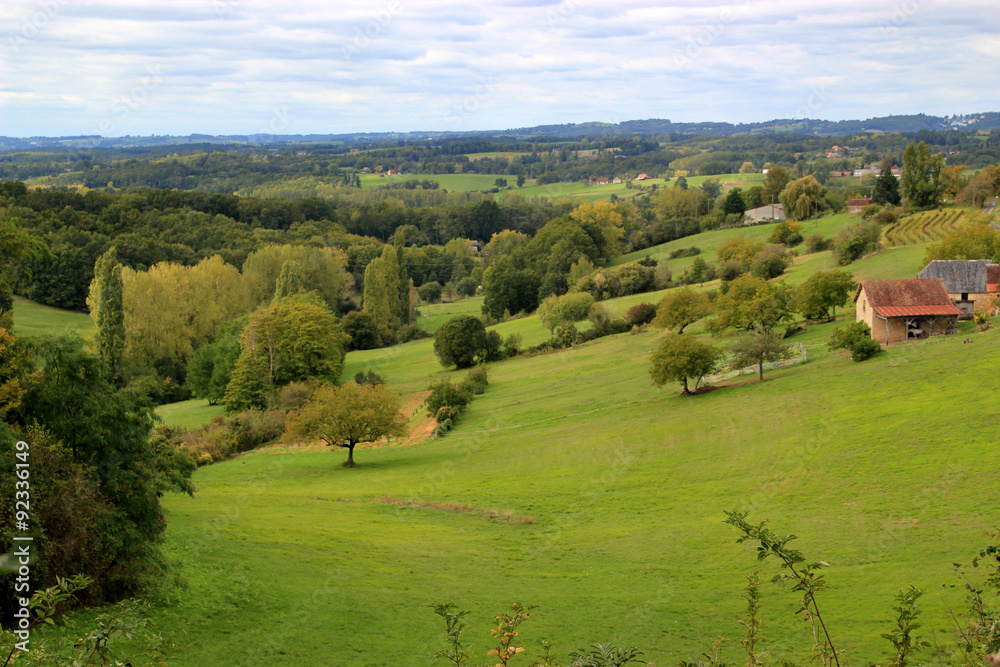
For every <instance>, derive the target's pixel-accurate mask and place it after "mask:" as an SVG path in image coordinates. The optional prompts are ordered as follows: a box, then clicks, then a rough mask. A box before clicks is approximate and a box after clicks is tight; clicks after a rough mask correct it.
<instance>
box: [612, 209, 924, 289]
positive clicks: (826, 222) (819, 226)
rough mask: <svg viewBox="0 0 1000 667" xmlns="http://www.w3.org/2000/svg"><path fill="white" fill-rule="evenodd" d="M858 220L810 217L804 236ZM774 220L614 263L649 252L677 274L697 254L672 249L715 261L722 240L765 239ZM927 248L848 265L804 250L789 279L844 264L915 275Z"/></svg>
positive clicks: (832, 231)
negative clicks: (679, 254)
mask: <svg viewBox="0 0 1000 667" xmlns="http://www.w3.org/2000/svg"><path fill="white" fill-rule="evenodd" d="M855 223H857V216H855V215H848V214H846V213H843V214H839V215H831V216H827V217H825V218H819V219H818V220H807V221H805V222H803V223H802V236H803V237H808V236H811V235H813V234H822V235H823V236H824V237H825V238H833V237H835V236H836V235H837V232H839V231H840V229H841V228H842V227H845V226H847V225H853V224H855ZM774 227H775V225H774V224H768V225H752V226H749V227H736V228H731V229H717V230H714V231H710V232H702V233H701V234H695V235H694V236H687V237H684V238H681V239H676V240H674V241H670V242H669V243H664V244H662V245H658V246H653V247H652V248H647V249H646V250H640V251H637V252H633V253H630V254H628V255H623V256H621V257H619V258H618V259H617V260H615V262H614V263H615V264H623V263H625V262H635V261H638V260H640V259H642V258H643V257H646V256H647V255H648V256H650V257H652V258H653V259H655V260H657V261H658V262H659V264H660V265H665V266H667V268H669V269H670V271H671V272H672V273H674V274H680V273H681V272H683V271H684V269H685V268H687V267H688V266H690V265H691V263H692V262H693V261H694V259H695V258H694V257H680V258H677V259H669V257H670V252H671V251H673V250H679V249H682V248H690V247H697V248H699V249H700V250H701V255H700V256H701V257H702V258H704V259H705V260H706V261H708V262H716V261H717V260H718V256H717V254H716V252H717V251H718V249H719V246H721V245H722V244H723V243H725V242H726V241H727V240H728V239H730V238H732V237H734V236H742V237H744V238H747V239H750V240H751V241H763V242H766V241H767V239H768V237H769V236H770V235H771V233H772V232H773V231H774ZM798 251H799V252H800V253H801V252H805V248H804V247H803V246H799V247H798ZM926 252H927V242H923V243H913V244H910V245H907V246H901V247H894V248H886V249H883V250H882V251H880V252H878V253H875V254H874V255H869V256H868V257H865V258H863V259H860V260H858V261H856V262H853V263H852V264H850V265H848V266H846V267H838V266H837V264H836V262H835V261H834V259H833V254H832V253H831V252H830V251H824V252H819V253H814V254H804V255H800V256H799V257H797V258H795V260H794V262H793V264H792V265H791V266H790V267H789V268H788V271H787V278H786V279H787V280H788V281H789V282H791V283H794V284H798V283H801V282H803V281H804V280H806V278H808V277H809V276H810V275H812V274H813V273H814V272H816V271H821V270H828V269H834V268H843V269H845V270H847V271H850V272H852V273H853V274H854V275H855V277H856V278H858V279H859V280H876V279H883V280H889V279H898V278H915V277H916V275H917V272H918V271H919V270H920V269H922V268H923V267H924V266H925V265H926V263H925V262H924V255H925V254H926Z"/></svg>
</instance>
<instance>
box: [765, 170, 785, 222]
mask: <svg viewBox="0 0 1000 667" xmlns="http://www.w3.org/2000/svg"><path fill="white" fill-rule="evenodd" d="M790 180H792V177H791V175H790V174H789V173H788V172H787V171H785V170H784V169H782V168H781V167H770V168H768V170H767V174H765V175H764V189H763V190H762V191H761V193H760V197H761V199H763V200H764V203H765V204H774V203H776V202H777V201H778V195H780V194H781V191H782V190H784V189H785V186H786V185H788V182H789V181H790ZM786 213H787V211H786Z"/></svg>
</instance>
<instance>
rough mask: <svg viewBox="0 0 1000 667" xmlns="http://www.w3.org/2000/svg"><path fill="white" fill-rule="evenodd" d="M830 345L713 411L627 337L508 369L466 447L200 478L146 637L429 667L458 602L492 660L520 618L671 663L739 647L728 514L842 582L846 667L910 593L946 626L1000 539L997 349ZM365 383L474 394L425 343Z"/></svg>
mask: <svg viewBox="0 0 1000 667" xmlns="http://www.w3.org/2000/svg"><path fill="white" fill-rule="evenodd" d="M532 319H533V318H525V319H524V320H517V321H513V322H508V323H506V324H504V325H501V326H504V327H511V328H512V327H514V326H516V327H522V328H525V330H527V328H528V327H529V326H531V325H532V322H531V320H532ZM534 326H535V327H536V328H538V329H541V327H540V325H538V324H537V320H536V321H535V322H534ZM831 329H832V325H821V326H816V327H811V328H810V329H809V330H808V332H807V333H805V334H802V335H800V336H799V337H797V339H798V340H802V341H803V342H804V343H805V344H806V345H807V347H808V348H809V350H810V357H811V361H810V362H809V363H808V364H804V365H802V366H797V367H792V368H788V369H783V370H780V371H775V372H772V373H770V374H769V375H768V376H767V381H766V382H764V383H763V384H761V385H758V384H756V383H751V384H747V385H743V386H735V387H729V388H725V389H723V390H721V391H715V392H712V393H709V394H706V395H703V396H698V397H695V398H684V397H681V396H679V395H678V394H677V391H676V387H666V388H664V389H662V390H658V389H655V388H653V387H652V386H651V385H650V382H649V379H648V376H647V374H646V367H647V359H648V355H649V353H650V351H651V350H652V349H653V348H654V347H655V346H656V344H657V342H658V340H659V338H660V334H658V333H656V332H645V333H640V334H637V335H630V334H623V335H619V336H615V337H611V338H607V339H602V340H599V341H595V342H592V343H590V344H586V345H583V346H579V347H576V348H573V349H571V350H567V351H562V352H557V353H552V354H545V355H539V356H535V357H530V358H518V359H514V360H510V361H507V362H503V363H500V364H495V365H493V366H492V367H491V371H490V372H491V384H490V386H489V388H488V389H487V391H486V393H485V394H483V395H482V396H479V397H477V398H476V399H475V401H474V402H473V403H472V404H471V406H470V409H469V410H468V412H467V413H466V415H465V416H464V417H463V419H462V421H461V423H460V424H459V426H458V428H457V430H455V431H454V432H453V433H452V434H451V435H449V436H448V437H446V438H444V439H440V440H432V441H428V442H426V443H424V444H421V445H417V446H413V447H395V448H394V447H387V448H380V449H366V450H362V451H359V452H358V453H357V455H356V458H357V460H358V461H359V463H360V464H361V467H359V468H357V469H352V470H347V469H344V468H341V467H340V465H339V464H340V463H341V462H342V461H343V459H344V454H343V453H342V452H339V451H330V452H312V451H308V452H307V451H299V450H296V449H294V448H292V449H290V450H287V451H279V450H273V449H271V450H263V451H258V452H254V453H250V454H247V455H244V456H242V457H240V458H238V459H235V460H232V461H228V462H226V463H222V464H217V465H213V466H210V467H206V468H202V469H200V470H199V471H198V472H197V473H196V476H195V482H196V484H197V486H198V488H199V492H198V494H197V496H196V497H195V498H194V499H191V498H187V497H182V496H176V495H171V496H168V497H166V498H165V499H164V501H165V506H166V509H167V514H168V521H169V530H168V533H167V538H166V544H165V547H166V550H167V553H168V555H169V557H170V558H171V560H172V561H173V562H174V563H175V565H176V567H177V569H178V571H179V573H180V575H181V576H182V577H183V578H184V580H185V581H186V582H187V586H186V587H185V588H182V589H179V590H178V591H177V592H176V601H175V602H174V604H172V605H170V606H166V607H161V608H160V609H159V610H158V611H157V612H156V615H155V617H154V623H155V625H156V628H157V630H162V631H164V632H165V633H166V634H168V635H175V636H177V638H178V643H179V644H180V645H181V646H183V647H184V649H183V651H182V652H181V653H180V654H179V655H178V656H177V657H176V658H175V659H174V660H173V661H172V662H171V664H174V665H177V666H178V667H181V666H184V665H204V664H229V665H250V664H275V665H400V664H431V660H430V656H431V655H432V654H433V653H434V652H435V651H436V650H438V649H439V648H441V647H442V644H441V642H440V638H441V635H442V632H441V627H439V620H438V619H437V618H436V617H435V616H434V615H433V614H432V612H431V611H430V609H428V607H427V605H429V604H432V603H435V602H442V601H456V602H458V603H459V604H460V605H461V607H463V608H467V609H471V610H472V611H473V614H472V615H471V616H470V617H468V618H467V619H466V620H467V621H468V625H469V629H468V631H467V633H466V634H467V639H468V641H469V642H470V643H471V644H472V646H473V647H474V648H475V649H476V651H477V654H478V657H479V658H482V657H483V655H484V652H485V649H486V648H487V646H488V637H489V636H488V627H489V625H490V620H491V617H492V616H493V615H494V614H496V613H499V612H500V611H501V610H502V609H503V608H504V607H505V605H506V604H508V603H510V602H512V601H514V600H520V601H523V602H526V603H533V604H538V605H540V607H539V609H538V610H537V611H536V612H535V613H533V614H532V618H531V620H530V621H528V622H527V623H526V624H525V626H523V628H522V633H521V638H523V640H524V642H525V645H526V646H529V650H532V649H531V647H532V646H533V644H534V639H535V638H548V639H554V640H558V641H559V649H560V651H561V652H562V655H563V656H565V655H566V652H567V651H569V650H572V649H574V648H577V647H580V646H583V645H585V644H587V643H589V642H591V641H600V642H604V641H615V642H619V643H628V642H632V643H635V644H637V645H639V646H640V647H642V648H643V649H644V650H646V657H647V659H651V660H655V661H656V662H657V664H675V663H676V662H677V660H679V659H681V658H691V657H694V656H696V655H697V654H698V653H700V652H701V651H702V650H704V649H706V648H707V647H708V646H709V644H710V643H711V642H712V641H713V640H714V639H715V638H716V636H718V635H720V634H721V635H724V636H729V637H737V636H739V628H738V626H736V624H735V619H736V617H737V614H738V612H739V610H740V609H741V608H742V604H741V603H742V600H741V599H740V598H739V597H738V593H739V592H740V589H741V585H742V573H743V572H745V571H747V570H749V569H750V568H752V567H753V565H754V557H753V552H752V549H750V548H748V547H746V546H740V545H736V544H735V543H734V540H735V538H736V535H735V533H734V531H733V530H732V529H730V528H728V527H726V526H724V525H723V524H722V523H721V519H722V511H723V510H725V509H730V508H741V509H747V510H750V511H752V518H758V519H763V518H770V519H771V520H772V524H773V527H774V528H775V529H776V530H778V531H779V532H783V533H790V532H794V533H795V534H797V535H799V537H800V540H799V542H798V543H796V545H797V546H799V547H800V548H802V549H803V550H804V551H805V553H806V555H807V556H808V557H812V558H822V559H824V560H826V561H828V562H830V563H831V564H832V567H831V568H830V569H829V571H828V573H827V578H828V580H829V589H828V590H827V591H826V592H825V593H824V596H823V599H822V603H823V605H824V611H825V613H826V615H827V617H828V620H829V622H830V623H831V627H832V632H833V633H834V639H835V641H837V642H838V645H840V646H843V647H846V648H848V650H849V653H848V657H849V659H850V660H851V661H852V662H853V663H854V664H865V663H866V662H867V661H868V660H877V659H881V658H883V657H884V656H885V655H886V650H885V649H886V647H887V646H888V644H887V643H886V642H884V640H882V639H881V638H879V636H878V635H879V633H881V632H885V631H886V630H887V627H888V624H889V622H890V614H891V611H890V603H891V599H892V595H893V594H894V593H895V592H897V591H898V590H899V589H901V588H902V587H904V586H905V585H908V584H911V583H912V584H915V585H917V586H920V587H922V588H925V589H928V590H933V591H934V592H933V593H931V594H929V595H928V596H927V597H926V598H925V600H926V603H925V604H924V605H923V608H924V610H925V617H924V619H923V623H924V625H925V627H937V628H943V627H946V626H947V622H946V619H945V618H944V615H943V606H942V603H943V602H944V601H948V602H949V603H950V604H951V605H953V606H957V603H958V599H959V597H960V593H958V592H939V588H940V585H941V584H942V583H945V582H948V581H950V576H951V567H950V564H951V563H952V562H953V561H959V560H964V559H966V558H967V557H968V556H969V555H971V553H972V552H973V550H974V548H975V547H977V546H979V544H978V543H979V541H980V540H981V532H982V531H983V530H985V529H988V528H990V527H993V526H995V522H996V513H995V507H994V506H995V503H994V502H992V500H991V499H993V498H996V497H997V494H998V492H1000V481H998V480H997V477H996V476H995V475H994V474H993V470H994V469H995V466H996V462H997V455H996V452H995V435H994V430H995V429H994V427H993V424H992V420H991V419H982V418H977V416H978V415H984V416H985V415H991V414H993V403H994V402H995V399H994V398H993V396H994V391H993V390H994V384H995V382H994V378H993V373H992V370H991V369H992V368H993V367H995V366H996V365H997V364H998V363H1000V334H997V333H996V332H995V331H991V332H989V333H987V334H984V335H981V336H974V340H975V344H974V345H971V346H970V345H962V344H961V340H960V339H961V336H953V337H951V338H947V339H940V340H933V341H930V342H925V343H917V344H908V345H900V346H894V347H892V348H890V349H889V351H888V352H887V353H886V354H883V355H880V356H879V357H876V358H874V359H872V360H870V361H868V362H865V363H863V364H854V363H851V362H850V361H848V360H847V359H846V358H845V357H844V356H843V354H841V353H830V352H828V351H826V349H825V345H824V344H825V340H826V339H827V338H828V336H829V333H830V331H831ZM542 332H543V333H546V335H547V332H544V330H542ZM369 362H375V363H377V364H378V365H379V369H380V372H384V374H385V375H386V377H387V378H388V379H389V383H390V385H391V386H392V387H393V388H394V389H396V390H402V391H409V390H412V389H414V388H417V389H419V388H423V387H424V386H426V384H427V382H428V381H429V379H430V378H431V377H435V376H440V377H460V375H461V374H459V373H456V372H451V371H444V370H442V369H441V368H440V367H439V366H438V365H437V362H436V361H435V360H434V359H433V354H432V353H431V351H430V346H429V342H428V341H418V342H415V343H410V344H407V345H403V346H399V347H397V348H390V349H389V350H379V351H370V352H355V353H351V354H350V355H349V356H348V368H347V369H346V371H345V376H346V375H348V374H351V373H353V372H354V369H356V368H358V369H360V367H361V366H362V365H363V364H364V363H369ZM929 415H941V416H942V417H940V418H933V419H930V418H928V416H929ZM944 415H947V417H945V416H944ZM386 499H402V500H413V501H418V502H419V503H421V504H419V505H418V506H403V505H397V504H389V503H387V502H384V501H385V500H386ZM463 507H467V508H470V509H466V510H463V509H462V508H463ZM449 508H450V509H449ZM489 511H495V512H499V513H503V512H511V513H513V515H515V516H516V517H531V519H532V520H533V521H534V522H533V523H521V522H517V521H509V520H503V519H496V520H490V519H489V518H488V516H487V514H486V513H487V512H489ZM764 569H765V572H766V574H767V575H770V574H771V573H773V572H774V569H773V566H765V568H764ZM766 578H767V577H765V579H766ZM764 595H765V598H764V600H765V602H764V604H765V618H766V622H767V623H768V628H767V635H768V637H769V640H768V642H767V643H768V645H769V647H770V651H771V655H772V656H773V657H774V658H775V659H779V658H782V657H789V658H791V657H794V658H800V659H804V658H805V657H806V656H807V655H808V647H809V646H810V645H811V640H810V638H809V636H808V632H807V629H806V628H805V626H804V625H803V624H802V622H801V619H800V618H798V617H796V616H794V614H793V612H794V609H795V600H796V597H795V595H794V593H792V592H790V591H787V590H781V589H779V588H777V587H775V586H773V585H770V584H768V585H766V586H765V588H764ZM529 655H530V654H529ZM727 657H729V658H730V659H740V658H739V655H738V649H733V648H732V647H731V648H730V649H729V653H728V656H727Z"/></svg>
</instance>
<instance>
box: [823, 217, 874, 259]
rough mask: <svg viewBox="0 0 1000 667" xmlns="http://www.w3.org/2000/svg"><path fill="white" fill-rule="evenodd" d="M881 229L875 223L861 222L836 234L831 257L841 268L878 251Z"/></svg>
mask: <svg viewBox="0 0 1000 667" xmlns="http://www.w3.org/2000/svg"><path fill="white" fill-rule="evenodd" d="M881 235H882V227H881V225H879V224H878V223H877V222H871V221H870V222H861V223H858V224H857V225H852V226H851V227H845V228H843V229H841V230H840V233H839V234H837V241H836V243H835V244H834V246H833V257H834V259H836V260H837V263H838V264H840V265H841V266H844V265H845V264H850V263H851V262H853V261H854V260H856V259H860V258H861V257H863V256H864V255H867V254H868V253H871V252H874V251H876V250H878V243H879V237H880V236H881Z"/></svg>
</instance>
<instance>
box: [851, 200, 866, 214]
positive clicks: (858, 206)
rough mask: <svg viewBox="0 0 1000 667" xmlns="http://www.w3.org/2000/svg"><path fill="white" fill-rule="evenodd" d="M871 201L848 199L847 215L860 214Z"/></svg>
mask: <svg viewBox="0 0 1000 667" xmlns="http://www.w3.org/2000/svg"><path fill="white" fill-rule="evenodd" d="M871 203H872V200H871V199H849V200H848V201H847V212H848V213H861V211H862V210H863V209H864V207H865V206H868V204H871Z"/></svg>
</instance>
